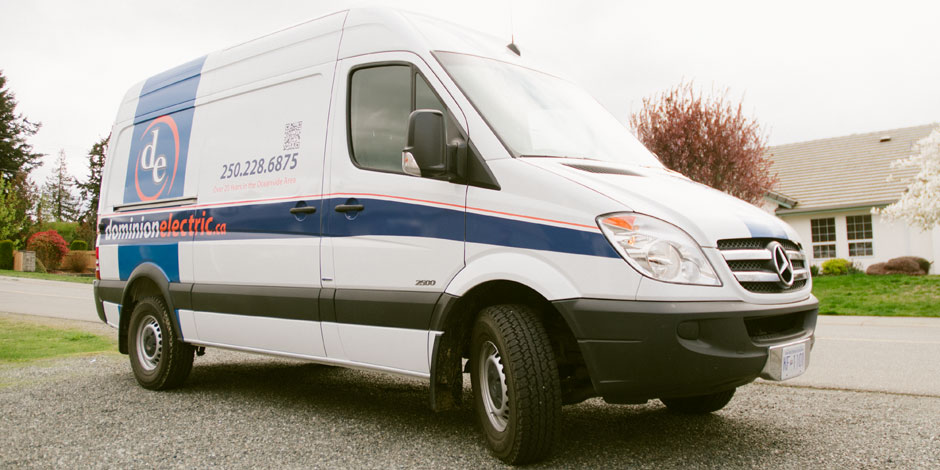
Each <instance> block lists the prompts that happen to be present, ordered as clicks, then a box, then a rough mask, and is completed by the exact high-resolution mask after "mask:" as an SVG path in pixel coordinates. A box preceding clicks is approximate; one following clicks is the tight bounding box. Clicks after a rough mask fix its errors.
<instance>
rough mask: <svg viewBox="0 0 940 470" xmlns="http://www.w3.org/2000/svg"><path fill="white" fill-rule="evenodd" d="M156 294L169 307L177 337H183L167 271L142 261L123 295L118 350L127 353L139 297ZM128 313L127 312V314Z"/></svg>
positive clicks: (132, 274)
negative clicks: (130, 330)
mask: <svg viewBox="0 0 940 470" xmlns="http://www.w3.org/2000/svg"><path fill="white" fill-rule="evenodd" d="M150 295H155V296H160V297H162V298H163V301H164V302H166V306H167V308H168V309H169V312H170V316H171V318H172V319H173V321H172V322H171V324H172V325H171V326H172V327H173V330H174V332H175V333H176V337H177V338H182V337H183V336H182V334H181V333H182V330H181V328H180V325H179V317H178V316H177V315H176V306H175V305H174V302H173V296H172V295H171V294H170V280H169V278H168V277H167V275H166V273H165V272H164V271H163V270H162V269H160V267H159V266H157V265H156V264H154V263H141V264H140V265H139V266H137V267H136V268H134V271H133V272H131V275H130V276H128V278H127V284H125V287H124V292H123V294H122V295H121V315H120V323H119V325H118V351H120V352H121V354H127V351H128V348H127V341H128V328H129V325H130V321H131V314H132V313H133V311H134V308H135V306H136V304H137V301H138V300H139V299H142V298H144V297H146V296H150ZM125 313H126V314H125Z"/></svg>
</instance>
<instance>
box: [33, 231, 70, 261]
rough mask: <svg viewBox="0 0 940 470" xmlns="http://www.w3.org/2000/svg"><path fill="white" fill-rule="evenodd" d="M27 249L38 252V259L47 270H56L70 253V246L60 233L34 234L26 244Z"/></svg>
mask: <svg viewBox="0 0 940 470" xmlns="http://www.w3.org/2000/svg"><path fill="white" fill-rule="evenodd" d="M26 249H27V250H31V251H35V252H36V259H37V260H38V261H42V264H43V266H44V267H45V268H46V269H55V268H56V266H58V265H59V263H60V262H61V261H62V258H64V257H65V255H66V254H68V252H69V246H68V244H67V243H65V239H63V238H62V235H59V232H56V231H55V230H47V231H45V232H38V233H34V234H33V236H31V237H29V241H27V242H26Z"/></svg>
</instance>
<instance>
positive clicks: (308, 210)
mask: <svg viewBox="0 0 940 470" xmlns="http://www.w3.org/2000/svg"><path fill="white" fill-rule="evenodd" d="M316 211H317V206H300V207H291V208H290V213H291V214H313V213H314V212H316Z"/></svg>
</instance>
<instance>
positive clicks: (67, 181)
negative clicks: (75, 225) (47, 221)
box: [42, 150, 81, 222]
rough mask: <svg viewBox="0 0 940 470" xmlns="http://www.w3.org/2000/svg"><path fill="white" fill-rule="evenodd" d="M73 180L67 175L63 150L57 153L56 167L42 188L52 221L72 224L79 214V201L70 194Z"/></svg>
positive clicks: (67, 170) (73, 183)
mask: <svg viewBox="0 0 940 470" xmlns="http://www.w3.org/2000/svg"><path fill="white" fill-rule="evenodd" d="M74 185H75V179H74V178H72V176H71V175H69V169H68V167H67V166H66V158H65V150H60V151H59V158H57V159H56V166H55V168H53V170H52V174H51V175H49V177H48V178H46V184H45V185H44V186H43V189H42V192H43V196H45V197H46V198H48V201H47V204H48V205H47V206H46V208H47V209H48V210H49V214H50V215H51V216H52V218H53V219H55V220H56V221H59V222H74V221H77V220H78V217H79V214H80V213H81V201H80V200H79V199H78V198H77V197H76V196H75V195H73V194H72V187H73V186H74Z"/></svg>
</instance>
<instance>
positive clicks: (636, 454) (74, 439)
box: [0, 278, 940, 469]
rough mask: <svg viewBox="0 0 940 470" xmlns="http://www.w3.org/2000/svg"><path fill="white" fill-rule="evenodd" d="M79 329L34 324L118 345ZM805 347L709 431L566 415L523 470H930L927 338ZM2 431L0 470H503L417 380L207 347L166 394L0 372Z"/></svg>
mask: <svg viewBox="0 0 940 470" xmlns="http://www.w3.org/2000/svg"><path fill="white" fill-rule="evenodd" d="M22 282H23V281H22V280H20V281H9V280H8V278H0V311H5V310H9V309H10V307H11V306H14V305H20V304H21V303H22V302H26V303H29V302H28V299H27V300H23V299H14V297H12V296H15V295H26V294H16V293H17V292H31V294H29V295H30V297H32V298H33V299H34V301H33V305H32V306H29V309H30V310H32V311H33V312H38V313H39V314H42V313H49V312H48V311H46V310H43V308H44V307H42V305H44V304H45V302H46V300H43V299H46V298H50V300H49V302H52V303H55V302H61V300H59V299H56V297H58V296H66V295H81V294H76V293H78V292H81V288H83V287H84V288H88V286H82V285H75V286H71V285H69V286H64V285H63V284H60V283H53V284H52V285H46V286H45V287H38V286H39V284H38V283H35V282H34V281H29V282H26V283H25V284H29V285H30V287H23V284H21V283H22ZM73 287H78V289H75V290H73V289H72V288H73ZM34 288H35V289H38V290H32V289H34ZM74 300H77V299H74ZM68 309H69V312H68V315H70V316H71V315H76V314H80V313H81V312H82V311H83V310H82V309H81V308H79V307H78V304H77V303H73V304H71V305H70V306H69V307H68ZM54 312H55V311H54V310H53V313H54ZM31 314H32V315H35V314H36V313H31ZM85 314H86V315H85V316H86V317H88V315H87V312H85ZM5 316H8V317H17V316H16V315H5ZM90 317H91V319H92V320H93V322H87V321H73V320H60V319H54V318H35V317H31V318H32V321H38V322H44V323H49V324H58V325H62V326H72V327H80V328H84V329H90V330H94V331H96V332H101V331H103V332H105V333H106V334H111V335H114V334H115V332H114V330H112V329H110V328H108V327H106V326H104V325H102V324H100V322H98V321H97V316H96V315H95V314H94V310H93V307H92V310H91V315H90ZM20 318H27V317H20ZM817 334H818V337H819V340H818V341H817V343H816V348H815V350H814V353H813V357H812V363H811V365H810V368H809V371H808V372H807V374H805V375H804V376H803V377H800V378H798V379H794V380H791V381H788V382H784V383H782V384H776V383H769V382H763V381H758V382H756V383H754V384H751V385H748V386H745V387H742V388H740V389H739V390H738V393H737V394H736V396H735V398H734V399H733V400H732V402H731V403H730V404H729V405H728V406H727V407H726V408H725V409H723V410H721V411H719V412H717V413H714V414H712V415H709V416H700V417H688V416H681V415H675V414H672V413H669V412H668V411H666V410H665V408H664V407H663V406H662V405H661V404H660V403H659V402H658V401H655V400H654V401H651V402H649V403H647V404H646V405H641V406H613V405H607V404H605V403H604V402H603V401H601V400H599V399H592V400H588V401H587V402H585V403H582V404H580V405H575V406H570V407H565V408H564V412H563V430H562V440H561V443H560V444H559V446H558V448H557V449H556V451H555V455H554V457H552V458H551V459H550V460H548V461H546V462H544V463H543V464H540V465H536V466H535V467H536V468H597V467H600V468H611V467H614V468H800V469H804V468H933V469H936V468H940V424H938V423H940V393H937V388H938V384H937V382H938V381H940V375H938V374H937V372H936V369H935V368H934V369H929V368H924V366H925V365H926V366H929V363H930V361H931V360H933V361H936V358H937V357H940V355H938V354H937V349H936V348H937V347H938V343H940V322H935V321H926V320H924V321H921V320H914V319H911V320H901V321H884V320H882V319H872V318H837V319H832V318H831V317H823V318H822V319H821V323H820V327H819V329H818V331H817ZM894 350H899V352H898V353H897V354H893V353H891V351H894ZM921 356H924V357H921ZM910 362H913V363H914V364H917V367H915V369H919V370H918V372H917V374H915V376H911V375H909V374H908V373H907V372H904V369H903V368H901V367H899V366H900V365H903V364H905V363H910ZM898 369H901V370H898ZM890 374H895V375H890ZM885 375H887V376H886V377H884V376H885ZM466 382H469V380H466ZM893 382H904V384H901V385H898V384H896V383H893ZM890 387H896V388H897V390H892V389H891V388H890ZM876 389H883V390H882V391H868V390H876ZM465 391H466V393H467V394H469V390H468V389H467V390H465ZM468 398H469V396H468ZM0 416H3V418H2V419H0V468H24V467H36V468H53V467H55V468H60V467H62V468H116V467H126V468H154V467H161V468H168V467H172V468H194V467H195V468H201V467H224V468H415V467H417V468H501V467H502V465H501V464H500V463H499V462H498V461H497V460H495V459H493V458H492V457H491V456H489V455H488V453H487V451H486V450H485V446H484V443H483V441H482V439H481V437H480V435H479V432H478V431H477V429H476V428H475V425H474V420H473V415H472V411H471V410H470V409H463V410H459V411H455V412H448V413H441V414H434V413H432V412H430V411H428V409H427V384H426V383H425V381H421V380H415V379H409V378H401V377H396V376H391V375H387V374H381V373H372V372H364V371H354V370H346V369H340V368H333V367H325V366H317V365H313V364H307V363H302V362H296V361H290V360H284V359H279V358H270V357H264V356H254V355H247V354H241V353H235V352H229V351H222V350H216V349H210V350H209V351H208V353H207V355H206V356H204V357H201V358H197V361H196V366H195V368H194V370H193V374H192V375H191V376H190V379H189V380H188V381H187V382H186V384H185V386H184V387H182V388H181V389H178V390H174V391H169V392H151V391H147V390H144V389H142V388H140V387H139V386H138V385H137V384H136V382H135V381H134V378H133V375H132V374H131V372H130V366H129V365H128V361H127V358H126V356H121V355H119V354H116V353H113V352H112V353H106V354H98V355H93V356H84V357H73V358H68V359H58V360H49V361H37V362H33V363H29V364H28V365H25V366H24V365H14V366H10V365H7V366H0Z"/></svg>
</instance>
